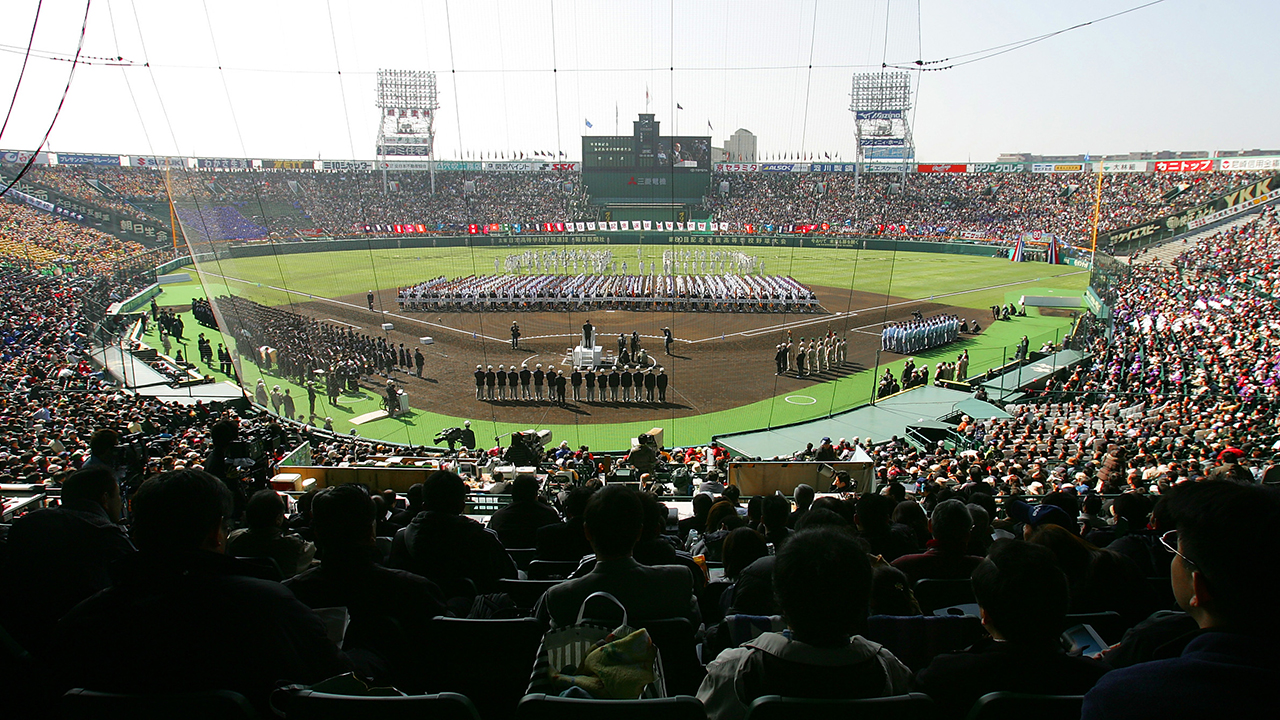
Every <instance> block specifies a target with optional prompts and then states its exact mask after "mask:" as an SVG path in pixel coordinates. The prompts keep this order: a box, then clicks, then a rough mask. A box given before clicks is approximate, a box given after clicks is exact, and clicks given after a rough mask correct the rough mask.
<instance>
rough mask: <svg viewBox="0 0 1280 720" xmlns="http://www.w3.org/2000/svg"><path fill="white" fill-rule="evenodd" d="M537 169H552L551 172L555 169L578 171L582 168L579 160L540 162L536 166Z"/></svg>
mask: <svg viewBox="0 0 1280 720" xmlns="http://www.w3.org/2000/svg"><path fill="white" fill-rule="evenodd" d="M537 169H538V170H546V171H552V172H555V171H559V172H578V171H579V170H582V163H580V162H556V163H542V164H541V165H539V166H538V168H537Z"/></svg>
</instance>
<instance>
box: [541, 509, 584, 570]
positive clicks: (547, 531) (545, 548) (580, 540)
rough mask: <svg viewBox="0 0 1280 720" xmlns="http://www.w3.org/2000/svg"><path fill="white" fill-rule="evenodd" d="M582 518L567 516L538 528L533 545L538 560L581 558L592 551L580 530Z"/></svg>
mask: <svg viewBox="0 0 1280 720" xmlns="http://www.w3.org/2000/svg"><path fill="white" fill-rule="evenodd" d="M582 527H583V522H582V518H569V519H568V520H566V521H564V522H562V523H556V524H554V525H547V526H545V527H540V528H538V531H537V540H536V541H535V542H536V544H535V545H534V547H536V548H538V552H537V555H536V557H537V558H538V559H539V560H566V561H567V560H574V561H577V560H581V559H582V557H583V556H584V555H590V554H591V553H592V549H591V543H589V542H587V536H586V534H585V533H584V532H583V530H582Z"/></svg>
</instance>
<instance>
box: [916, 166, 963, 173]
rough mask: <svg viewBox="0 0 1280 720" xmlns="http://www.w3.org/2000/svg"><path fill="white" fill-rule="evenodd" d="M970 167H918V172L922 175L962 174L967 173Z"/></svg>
mask: <svg viewBox="0 0 1280 720" xmlns="http://www.w3.org/2000/svg"><path fill="white" fill-rule="evenodd" d="M968 169H969V166H968V165H917V166H916V172H922V173H962V172H967V171H968Z"/></svg>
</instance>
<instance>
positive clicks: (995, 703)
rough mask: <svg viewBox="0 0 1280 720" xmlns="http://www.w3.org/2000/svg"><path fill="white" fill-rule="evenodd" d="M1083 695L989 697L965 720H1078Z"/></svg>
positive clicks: (1000, 693) (983, 697) (1004, 694)
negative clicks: (1027, 719)
mask: <svg viewBox="0 0 1280 720" xmlns="http://www.w3.org/2000/svg"><path fill="white" fill-rule="evenodd" d="M1083 703H1084V697H1083V696H1081V695H1026V694H1022V693H1013V692H994V693H987V694H986V695H983V696H982V697H981V698H978V702H976V703H974V705H973V709H972V710H970V711H969V715H968V718H967V719H966V720H1024V719H1025V718H1029V717H1033V718H1036V719H1037V720H1079V718H1080V707H1081V705H1082V704H1083Z"/></svg>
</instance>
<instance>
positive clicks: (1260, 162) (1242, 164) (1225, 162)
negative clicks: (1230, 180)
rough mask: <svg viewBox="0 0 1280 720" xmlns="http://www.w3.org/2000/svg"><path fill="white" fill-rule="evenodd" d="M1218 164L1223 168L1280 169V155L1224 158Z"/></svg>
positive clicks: (1232, 169) (1235, 169)
mask: <svg viewBox="0 0 1280 720" xmlns="http://www.w3.org/2000/svg"><path fill="white" fill-rule="evenodd" d="M1218 165H1219V166H1220V167H1221V168H1222V169H1223V170H1230V171H1239V170H1280V156H1274V155H1273V156H1271V157H1241V158H1222V159H1221V160H1219V161H1218Z"/></svg>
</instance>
